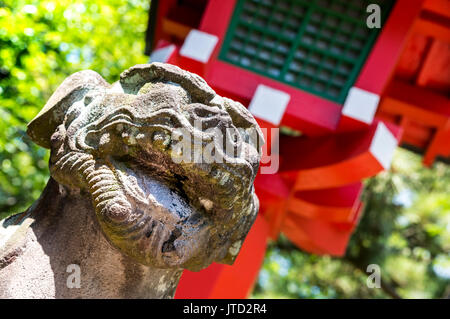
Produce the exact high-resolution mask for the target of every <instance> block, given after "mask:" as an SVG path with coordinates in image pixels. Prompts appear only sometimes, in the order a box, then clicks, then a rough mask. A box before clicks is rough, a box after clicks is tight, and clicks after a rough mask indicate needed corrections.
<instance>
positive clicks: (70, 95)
mask: <svg viewBox="0 0 450 319" xmlns="http://www.w3.org/2000/svg"><path fill="white" fill-rule="evenodd" d="M98 87H105V88H106V87H109V84H108V82H106V81H105V80H104V79H103V78H102V77H101V76H100V75H99V74H98V73H97V72H94V71H91V70H86V71H80V72H77V73H74V74H72V75H71V76H69V77H68V78H66V79H65V80H64V82H63V83H62V84H61V85H60V86H59V87H58V88H57V89H56V91H55V93H53V95H52V96H51V97H50V99H49V100H48V101H47V103H46V104H45V106H44V108H43V109H42V110H41V111H40V112H39V114H38V115H36V117H35V118H34V119H32V120H31V122H30V123H28V127H27V134H28V135H29V136H30V137H31V139H32V140H33V141H34V142H35V143H36V144H38V145H40V146H43V147H45V148H50V137H51V136H52V134H53V133H54V131H55V130H56V128H57V127H58V125H60V124H61V123H62V122H63V120H64V116H65V114H66V111H67V109H68V108H69V107H70V106H71V105H72V104H73V103H74V102H76V101H79V100H81V99H82V98H83V97H84V96H85V95H86V93H87V92H88V91H89V90H91V89H94V88H98Z"/></svg>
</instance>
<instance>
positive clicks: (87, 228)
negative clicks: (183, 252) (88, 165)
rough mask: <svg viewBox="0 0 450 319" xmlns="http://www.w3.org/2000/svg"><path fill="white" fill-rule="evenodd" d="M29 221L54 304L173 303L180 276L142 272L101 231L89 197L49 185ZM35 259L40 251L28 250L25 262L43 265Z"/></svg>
mask: <svg viewBox="0 0 450 319" xmlns="http://www.w3.org/2000/svg"><path fill="white" fill-rule="evenodd" d="M30 215H31V217H32V218H34V219H35V221H34V223H33V224H32V225H31V228H30V231H28V233H27V236H28V237H35V241H33V240H32V239H33V238H31V244H30V245H33V243H34V245H37V246H39V247H40V249H38V251H40V252H41V255H42V256H40V257H38V258H42V259H43V260H45V259H47V260H48V262H47V263H46V267H47V268H48V269H47V275H46V276H44V278H42V280H45V281H47V282H46V283H45V286H46V287H45V289H47V290H50V293H49V294H50V295H51V294H52V292H51V290H52V289H54V297H56V298H81V297H83V298H171V297H173V295H174V293H175V289H176V286H177V284H178V280H179V277H180V275H181V270H173V269H172V270H164V269H155V268H150V267H147V266H143V265H141V264H138V263H136V262H134V261H133V260H131V259H130V258H129V257H126V256H124V255H123V254H122V253H120V252H119V251H118V250H116V249H115V248H113V247H112V246H111V245H110V244H109V243H108V242H107V240H106V239H105V237H104V235H103V234H102V232H101V231H100V228H99V225H98V224H97V220H96V217H95V213H94V209H93V207H92V204H91V200H90V198H89V195H88V194H73V193H70V194H69V193H67V191H66V190H65V189H64V188H63V187H61V186H60V185H59V184H58V183H57V182H56V181H54V180H53V179H50V181H49V183H48V185H47V187H46V189H45V190H44V192H43V194H42V196H41V198H40V199H39V201H38V202H37V203H36V204H35V205H34V206H33V207H32V208H31V214H30ZM28 242H30V240H27V244H28ZM31 248H33V249H31ZM28 251H29V252H28ZM27 254H28V255H27ZM35 254H36V247H30V249H28V248H27V249H26V250H25V251H24V252H23V254H22V256H20V259H21V262H23V263H25V264H26V263H27V262H28V263H36V262H39V261H36V256H33V255H35ZM44 264H45V263H44ZM78 273H79V275H80V276H79V278H80V279H79V280H78V278H77V274H78ZM28 275H30V274H28ZM24 279H25V278H24ZM16 280H17V278H16ZM78 283H79V288H77V286H78ZM38 284H39V283H38ZM42 284H44V283H42ZM52 286H53V288H52Z"/></svg>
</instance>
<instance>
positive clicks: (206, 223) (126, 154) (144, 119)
mask: <svg viewBox="0 0 450 319" xmlns="http://www.w3.org/2000/svg"><path fill="white" fill-rule="evenodd" d="M28 134H29V135H30V137H31V138H32V139H33V141H35V142H36V143H37V144H39V145H41V146H43V147H46V148H50V150H51V155H50V172H51V175H52V177H53V178H54V179H55V180H56V181H57V182H59V183H60V184H62V185H64V186H65V187H66V188H69V189H72V190H74V191H78V190H79V191H80V192H81V193H82V194H86V196H89V198H90V199H91V200H92V205H93V207H94V210H95V215H96V218H97V220H98V224H99V226H100V228H101V230H102V232H103V233H104V235H105V237H106V238H107V239H108V241H109V242H110V243H111V244H112V245H113V246H114V247H116V248H117V249H119V250H120V251H121V252H122V253H124V254H126V255H128V256H129V257H131V258H133V259H134V260H136V261H138V262H140V263H142V264H145V265H149V266H153V267H158V268H187V269H191V270H199V269H202V268H204V267H206V266H208V265H209V264H210V263H211V262H213V261H216V262H222V263H229V264H230V263H232V262H233V261H234V259H235V258H236V256H237V254H238V252H239V249H240V247H241V244H242V242H243V240H244V238H245V236H246V235H247V233H248V231H249V229H250V227H251V225H252V223H253V221H254V219H255V217H256V213H257V211H258V199H257V197H256V195H255V192H254V188H253V180H254V178H255V176H256V173H257V171H258V167H259V160H260V147H261V143H263V140H262V135H261V131H260V129H259V127H258V125H257V123H256V121H255V120H254V118H253V117H252V116H251V114H250V113H249V112H248V111H247V109H246V108H245V107H243V106H242V105H241V104H240V103H238V102H235V101H232V100H230V99H227V98H223V97H220V96H219V95H217V94H216V93H215V92H214V91H213V90H212V89H211V88H210V87H209V86H208V85H207V84H206V82H205V81H204V80H203V79H202V78H200V77H199V76H197V75H195V74H192V73H189V72H186V71H183V70H181V69H180V68H178V67H175V66H173V65H169V64H162V63H152V64H145V65H136V66H134V67H132V68H130V69H128V70H127V71H125V72H123V73H122V74H121V77H120V81H118V82H116V83H114V84H112V85H110V84H108V83H107V82H106V81H105V80H104V79H103V78H102V77H101V76H100V75H98V74H97V73H95V72H93V71H81V72H78V73H75V74H73V75H71V76H70V77H68V78H67V79H66V80H65V81H64V82H63V83H62V84H61V85H60V87H59V88H58V89H57V90H56V92H55V93H54V94H53V95H52V96H51V98H50V99H49V101H48V102H47V104H46V105H45V107H44V108H43V109H42V111H41V112H40V113H39V114H38V115H37V116H36V118H34V119H33V120H32V121H31V122H30V123H29V125H28Z"/></svg>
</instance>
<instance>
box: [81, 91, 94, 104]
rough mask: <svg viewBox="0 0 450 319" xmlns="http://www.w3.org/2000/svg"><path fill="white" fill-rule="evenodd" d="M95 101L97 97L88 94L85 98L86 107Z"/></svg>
mask: <svg viewBox="0 0 450 319" xmlns="http://www.w3.org/2000/svg"><path fill="white" fill-rule="evenodd" d="M94 99H95V95H94V94H92V93H88V94H86V95H85V96H84V105H89V104H91V102H92V101H93V100H94Z"/></svg>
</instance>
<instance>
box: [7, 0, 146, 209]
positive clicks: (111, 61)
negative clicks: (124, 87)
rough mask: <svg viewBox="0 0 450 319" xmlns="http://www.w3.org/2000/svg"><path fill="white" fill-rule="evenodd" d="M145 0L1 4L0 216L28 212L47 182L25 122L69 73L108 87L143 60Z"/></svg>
mask: <svg viewBox="0 0 450 319" xmlns="http://www.w3.org/2000/svg"><path fill="white" fill-rule="evenodd" d="M149 4H150V1H148V0H96V1H89V0H70V1H69V0H67V1H31V0H28V1H26V0H0V217H4V216H6V215H8V214H11V213H17V212H21V211H23V210H25V209H26V208H27V207H28V206H29V205H30V204H31V203H32V202H33V201H34V200H35V199H36V198H37V197H38V196H39V194H40V193H41V191H42V189H43V188H44V186H45V183H46V181H47V179H48V167H47V162H48V152H47V151H46V150H45V149H43V148H40V147H38V146H37V145H35V144H33V143H32V142H31V141H30V139H29V138H28V137H27V135H26V133H25V130H26V124H27V123H28V122H29V121H30V120H31V119H32V118H33V117H34V116H35V115H36V114H37V113H38V111H39V110H40V109H41V108H42V107H43V106H44V104H45V102H46V100H47V99H48V98H49V97H50V95H51V94H52V93H53V91H54V90H55V89H56V88H57V87H58V85H59V84H60V83H61V82H62V81H63V80H64V78H65V77H67V76H68V75H70V74H72V73H74V72H77V71H80V70H84V69H92V70H95V71H97V72H98V73H100V74H101V75H102V76H103V77H104V78H105V79H107V80H108V81H110V82H113V81H117V80H118V77H119V74H120V73H121V72H122V71H123V70H125V69H127V68H128V67H130V66H132V65H135V64H138V63H145V62H146V61H147V60H148V57H146V56H145V55H143V52H144V39H145V30H146V27H147V14H148V8H149Z"/></svg>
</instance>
